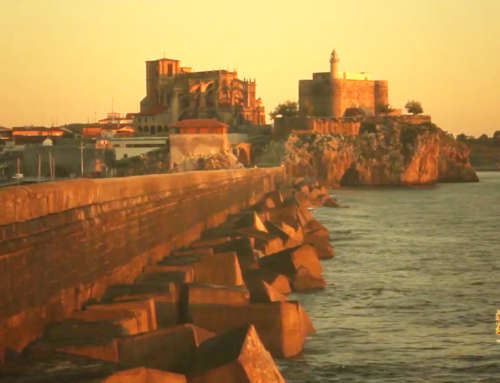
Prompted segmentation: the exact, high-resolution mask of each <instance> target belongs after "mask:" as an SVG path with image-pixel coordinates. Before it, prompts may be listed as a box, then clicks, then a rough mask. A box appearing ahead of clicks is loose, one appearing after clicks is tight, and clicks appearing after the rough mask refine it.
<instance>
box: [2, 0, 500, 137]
mask: <svg viewBox="0 0 500 383" xmlns="http://www.w3.org/2000/svg"><path fill="white" fill-rule="evenodd" d="M499 18H500V0H474V1H473V0H307V1H298V0H286V1H281V0H253V1H243V0H211V1H208V0H0V20H1V21H0V125H3V126H8V127H11V126H18V125H25V124H26V125H30V124H35V125H36V124H42V123H44V124H45V125H51V124H52V123H53V122H54V123H56V122H57V123H58V124H64V123H70V122H86V121H87V119H89V120H90V121H93V120H94V111H95V113H96V115H97V118H98V119H99V118H104V117H105V114H106V112H109V111H111V100H112V97H113V96H114V110H115V111H118V112H122V113H126V112H137V111H138V110H139V102H140V100H141V99H142V98H143V97H144V95H145V64H144V61H146V60H154V59H158V58H161V57H163V54H164V52H165V56H166V57H167V58H175V59H178V60H181V65H183V66H190V67H193V69H194V70H205V69H214V68H215V69H219V68H229V69H233V68H237V69H238V73H239V75H240V77H241V78H243V77H247V78H249V77H251V78H254V77H255V78H256V79H257V95H258V96H260V97H262V100H263V102H264V104H265V106H266V108H267V109H266V110H267V112H269V111H270V110H272V109H273V108H274V106H275V105H276V104H277V103H279V102H281V101H284V100H287V99H292V100H297V98H298V80H299V79H307V78H310V77H311V73H312V72H326V71H328V70H329V63H328V59H329V55H330V52H331V50H332V48H333V47H335V48H336V49H337V51H338V53H339V56H340V64H341V70H342V71H347V72H358V71H366V72H370V73H371V74H372V78H373V79H385V80H388V81H389V100H390V102H391V104H392V105H393V106H394V107H397V108H402V107H403V106H404V104H405V102H406V101H407V100H408V99H416V100H419V101H421V102H422V106H423V107H424V110H425V112H426V113H430V114H432V117H433V120H434V122H436V123H437V124H438V125H439V126H440V127H442V128H443V129H445V130H448V131H452V132H457V133H459V132H466V133H468V134H474V135H478V134H480V133H487V134H488V135H491V134H492V133H493V132H494V131H495V130H500V122H499V118H498V113H497V109H498V102H499V96H500V75H499V70H498V63H499V62H500V49H499V48H500V42H499V38H500V27H499V25H500V24H499V21H498V20H499Z"/></svg>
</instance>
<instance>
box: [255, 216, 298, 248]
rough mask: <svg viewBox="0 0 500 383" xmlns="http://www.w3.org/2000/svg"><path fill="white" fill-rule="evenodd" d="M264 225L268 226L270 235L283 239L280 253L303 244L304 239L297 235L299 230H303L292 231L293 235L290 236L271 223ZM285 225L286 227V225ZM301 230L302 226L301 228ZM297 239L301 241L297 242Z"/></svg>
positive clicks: (267, 222)
mask: <svg viewBox="0 0 500 383" xmlns="http://www.w3.org/2000/svg"><path fill="white" fill-rule="evenodd" d="M264 225H266V228H267V230H268V231H269V233H271V234H273V235H275V236H276V237H278V238H280V239H281V242H282V244H283V248H282V249H280V250H278V251H281V250H284V249H288V248H290V247H295V246H299V245H300V244H301V243H302V238H300V235H298V234H297V230H300V231H301V229H297V230H293V229H292V230H290V232H291V234H292V235H290V234H288V233H287V232H286V231H284V230H283V229H282V228H281V227H280V226H278V225H275V224H274V223H272V222H271V221H266V222H264ZM285 225H286V223H285ZM287 226H288V225H287ZM299 228H300V226H299ZM295 237H298V238H299V240H297V239H296V238H295ZM256 248H258V247H257V243H256ZM278 251H273V252H274V253H277V252H278ZM268 254H272V253H268ZM268 254H266V255H268Z"/></svg>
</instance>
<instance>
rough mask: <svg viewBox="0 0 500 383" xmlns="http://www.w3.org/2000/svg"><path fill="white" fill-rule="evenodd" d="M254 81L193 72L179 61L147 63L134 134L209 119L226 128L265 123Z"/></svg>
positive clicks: (225, 72)
mask: <svg viewBox="0 0 500 383" xmlns="http://www.w3.org/2000/svg"><path fill="white" fill-rule="evenodd" d="M255 89H256V82H255V80H253V81H252V80H247V79H243V80H241V79H239V78H238V73H237V72H236V71H235V70H233V71H229V70H212V71H204V72H193V71H192V69H191V68H188V67H181V66H180V61H179V60H171V59H167V58H163V59H160V60H154V61H146V97H145V98H144V99H143V100H142V101H141V112H140V113H137V114H135V115H134V123H133V125H134V129H135V131H136V132H137V133H145V134H157V133H162V132H166V131H167V130H166V128H167V126H168V125H171V124H173V123H175V122H177V121H180V120H185V119H193V118H210V119H216V120H219V121H221V122H223V123H225V124H228V125H246V124H248V125H262V124H265V123H266V121H265V119H266V118H265V109H264V106H263V105H262V102H261V100H260V98H258V99H256V96H255Z"/></svg>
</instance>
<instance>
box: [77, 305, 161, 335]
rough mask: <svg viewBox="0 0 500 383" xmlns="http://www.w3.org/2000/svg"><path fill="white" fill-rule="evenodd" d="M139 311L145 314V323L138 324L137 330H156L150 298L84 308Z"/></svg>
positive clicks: (154, 311) (91, 309) (154, 310)
mask: <svg viewBox="0 0 500 383" xmlns="http://www.w3.org/2000/svg"><path fill="white" fill-rule="evenodd" d="M120 309H125V310H139V311H144V312H146V315H147V323H143V322H142V321H141V323H139V328H141V329H142V330H144V329H146V328H147V329H146V330H145V331H153V330H156V329H157V325H156V308H155V301H154V300H153V299H152V298H146V299H136V300H128V301H120V302H112V303H108V304H92V305H87V306H85V310H88V311H94V310H120Z"/></svg>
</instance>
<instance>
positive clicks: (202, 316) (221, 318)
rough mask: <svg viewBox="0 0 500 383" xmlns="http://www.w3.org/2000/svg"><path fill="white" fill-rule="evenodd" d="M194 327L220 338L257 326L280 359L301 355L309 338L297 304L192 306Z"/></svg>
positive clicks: (191, 313)
mask: <svg viewBox="0 0 500 383" xmlns="http://www.w3.org/2000/svg"><path fill="white" fill-rule="evenodd" d="M189 315H190V317H191V319H192V321H193V324H195V325H197V326H199V327H202V328H204V329H207V330H209V331H213V332H215V333H217V334H220V333H223V332H225V331H228V330H230V329H236V328H238V327H241V326H244V325H248V324H253V325H254V326H255V328H256V329H257V333H258V334H259V337H260V338H261V340H262V343H263V344H264V346H265V347H266V349H267V350H269V351H270V352H271V354H272V355H273V356H274V357H277V358H290V357H292V356H295V355H297V354H299V353H300V352H301V350H302V345H303V344H304V342H305V339H306V336H307V335H308V334H307V332H306V330H307V328H308V325H307V323H305V318H304V315H303V313H302V312H301V309H300V305H299V304H298V303H297V302H291V301H287V302H272V303H258V304H251V305H248V306H215V305H190V306H189Z"/></svg>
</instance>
